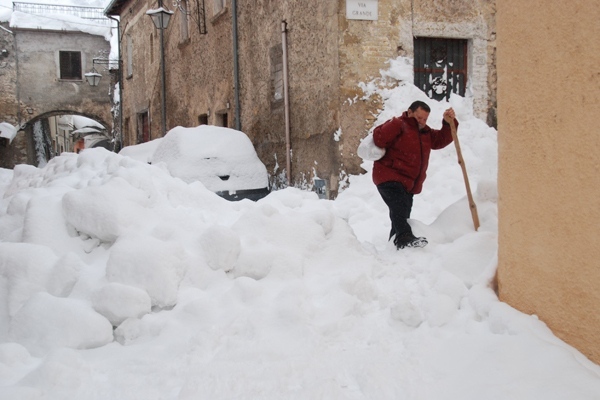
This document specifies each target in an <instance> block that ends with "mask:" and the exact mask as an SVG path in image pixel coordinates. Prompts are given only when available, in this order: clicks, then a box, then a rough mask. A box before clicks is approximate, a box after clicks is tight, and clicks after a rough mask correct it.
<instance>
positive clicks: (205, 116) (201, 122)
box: [198, 114, 208, 125]
mask: <svg viewBox="0 0 600 400" xmlns="http://www.w3.org/2000/svg"><path fill="white" fill-rule="evenodd" d="M198 125H208V114H202V115H199V116H198Z"/></svg>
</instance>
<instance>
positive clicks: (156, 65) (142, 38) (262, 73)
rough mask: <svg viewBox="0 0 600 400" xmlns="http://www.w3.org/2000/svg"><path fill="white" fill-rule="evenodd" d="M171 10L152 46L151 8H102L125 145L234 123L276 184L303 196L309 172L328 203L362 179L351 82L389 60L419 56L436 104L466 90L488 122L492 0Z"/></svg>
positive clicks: (125, 0) (361, 103) (363, 118)
mask: <svg viewBox="0 0 600 400" xmlns="http://www.w3.org/2000/svg"><path fill="white" fill-rule="evenodd" d="M171 4H172V2H169V3H168V4H167V3H165V5H166V6H168V7H171V8H172V9H171V10H170V11H173V15H172V17H171V20H170V22H169V26H168V27H167V29H165V30H164V31H163V43H164V45H163V46H162V49H163V50H162V51H161V40H160V36H161V34H160V31H158V30H157V29H155V27H154V25H153V23H152V20H151V18H150V17H149V16H148V15H147V14H146V13H147V12H148V11H152V10H156V9H158V8H159V7H160V5H161V4H159V2H158V1H157V0H135V1H134V0H113V1H112V2H111V3H109V5H108V7H107V8H106V13H107V15H110V16H119V17H120V35H121V39H120V43H121V45H120V53H121V58H122V60H123V64H124V71H123V77H124V80H123V86H122V88H123V98H122V101H123V119H124V123H123V129H124V133H123V134H124V145H132V144H136V143H140V142H142V141H146V140H151V139H153V138H156V137H160V136H162V135H164V133H165V132H163V124H164V125H165V129H166V130H167V131H168V130H169V129H170V128H172V127H175V126H178V125H181V126H196V125H198V124H201V123H208V124H213V125H221V126H228V127H231V128H236V129H241V130H242V131H244V132H245V133H246V134H248V136H249V137H250V139H251V140H252V142H253V143H254V145H255V147H256V149H257V153H258V155H259V157H260V158H261V159H262V161H263V162H264V163H265V164H266V166H267V169H268V171H269V173H270V175H271V184H272V185H273V187H274V188H277V187H284V186H287V185H288V184H289V185H293V186H298V187H305V188H309V189H310V188H312V187H313V185H314V178H317V177H318V178H320V179H321V180H323V181H325V183H326V186H327V191H328V195H329V197H335V196H336V195H337V193H338V190H339V188H340V187H343V185H344V183H345V182H344V180H345V179H347V175H348V174H356V173H360V172H361V169H360V163H361V160H360V159H359V158H358V157H357V156H356V154H355V151H356V148H357V146H358V144H359V142H360V139H361V138H363V137H364V136H365V135H366V134H367V133H368V131H369V129H371V128H372V124H373V120H374V114H376V112H377V109H378V107H379V105H380V104H378V103H377V100H375V101H374V100H369V101H365V100H361V97H362V92H361V89H360V88H359V83H361V82H368V81H369V80H371V79H373V78H377V77H379V75H380V73H379V71H380V70H382V69H385V68H387V67H388V64H387V63H388V61H389V60H391V59H395V58H397V57H398V56H407V57H411V58H414V59H415V60H417V62H416V63H415V81H416V82H417V80H418V82H417V83H419V86H420V87H423V89H424V90H425V91H426V92H430V94H431V96H432V97H435V96H437V97H438V98H442V97H444V96H446V95H447V92H448V91H453V92H455V93H459V94H461V95H468V96H472V97H473V102H474V107H475V110H476V114H477V116H478V117H480V118H482V119H483V120H488V121H490V122H492V123H494V120H495V71H494V70H495V44H494V40H495V37H494V35H495V33H494V30H495V25H494V14H495V2H494V1H492V0H490V1H479V2H473V1H470V0H446V1H440V0H362V1H358V0H327V1H317V0H310V1H295V2H291V1H272V0H245V1H240V2H238V1H236V0H177V1H175V3H174V4H175V5H176V7H172V6H171ZM234 55H235V56H234ZM163 56H164V65H165V68H164V77H165V78H164V107H165V109H166V111H165V114H166V117H165V119H166V121H161V119H162V117H161V115H162V110H163V109H162V107H163V86H162V85H163V80H162V76H163V75H162V74H163V70H162V68H161V65H162V64H161V62H162V57H163ZM434 58H436V59H435V60H434ZM288 149H289V150H288Z"/></svg>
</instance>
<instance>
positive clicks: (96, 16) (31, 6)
mask: <svg viewBox="0 0 600 400" xmlns="http://www.w3.org/2000/svg"><path fill="white" fill-rule="evenodd" d="M13 11H20V12H23V13H27V14H34V15H43V16H48V15H71V16H75V17H79V18H81V19H85V20H89V21H90V22H91V23H93V24H97V25H103V26H110V25H111V22H112V20H111V19H109V18H107V17H106V16H105V15H104V9H102V8H97V7H80V6H67V5H56V4H36V3H21V2H13Z"/></svg>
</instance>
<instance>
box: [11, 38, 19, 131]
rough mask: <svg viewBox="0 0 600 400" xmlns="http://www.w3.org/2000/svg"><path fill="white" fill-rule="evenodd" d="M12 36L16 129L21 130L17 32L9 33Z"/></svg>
mask: <svg viewBox="0 0 600 400" xmlns="http://www.w3.org/2000/svg"><path fill="white" fill-rule="evenodd" d="M11 33H12V34H13V38H14V42H15V70H16V71H15V73H16V76H17V82H16V89H17V124H18V126H17V129H21V86H20V85H19V82H20V80H19V46H18V44H17V32H16V31H13V32H11Z"/></svg>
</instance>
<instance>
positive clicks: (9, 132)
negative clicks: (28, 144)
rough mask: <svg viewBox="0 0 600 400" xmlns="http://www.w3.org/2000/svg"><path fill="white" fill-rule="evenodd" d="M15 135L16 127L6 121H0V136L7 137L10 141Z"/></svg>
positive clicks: (9, 141)
mask: <svg viewBox="0 0 600 400" xmlns="http://www.w3.org/2000/svg"><path fill="white" fill-rule="evenodd" d="M15 136H17V128H16V127H14V126H12V125H11V124H9V123H8V122H0V137H1V138H5V139H8V143H11V142H12V141H13V139H14V138H15Z"/></svg>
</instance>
